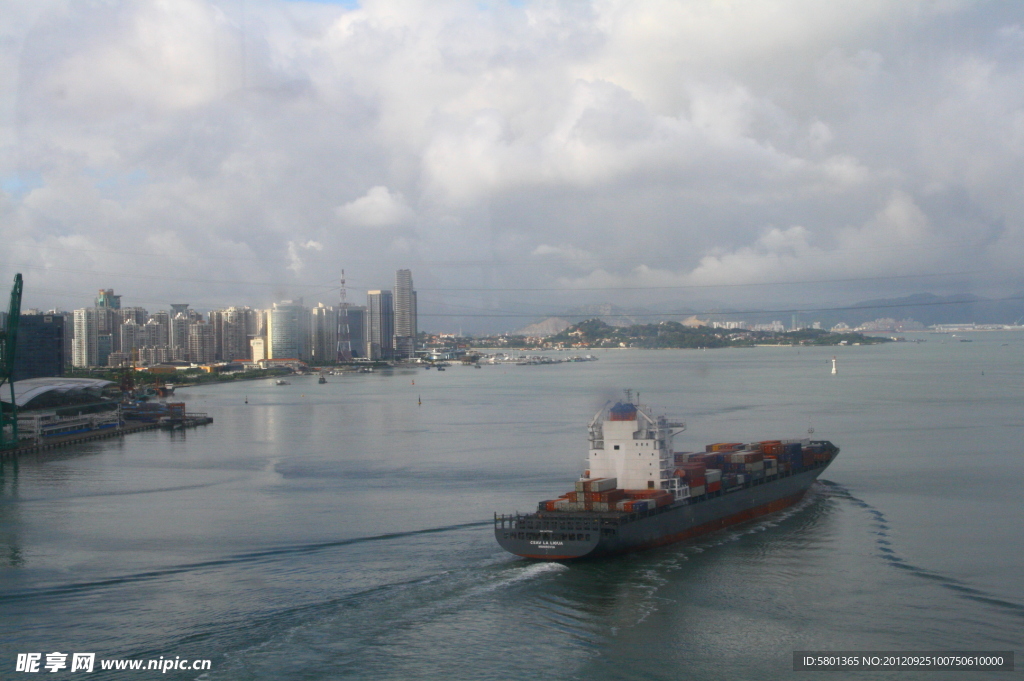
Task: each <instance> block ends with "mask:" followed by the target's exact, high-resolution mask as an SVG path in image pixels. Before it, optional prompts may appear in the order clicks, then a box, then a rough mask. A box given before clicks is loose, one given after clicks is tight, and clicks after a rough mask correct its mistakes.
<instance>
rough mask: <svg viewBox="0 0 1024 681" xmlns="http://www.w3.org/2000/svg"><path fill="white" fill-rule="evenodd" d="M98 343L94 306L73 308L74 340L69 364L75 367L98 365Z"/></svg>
mask: <svg viewBox="0 0 1024 681" xmlns="http://www.w3.org/2000/svg"><path fill="white" fill-rule="evenodd" d="M99 343H100V340H99V327H98V323H97V315H96V308H94V307H87V308H83V309H80V310H75V340H74V349H73V351H72V355H71V365H72V366H75V367H94V366H99V363H100V354H99V351H100V348H99Z"/></svg>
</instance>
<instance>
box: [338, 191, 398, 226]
mask: <svg viewBox="0 0 1024 681" xmlns="http://www.w3.org/2000/svg"><path fill="white" fill-rule="evenodd" d="M335 212H336V213H337V215H338V217H339V218H340V219H341V220H342V222H344V223H345V224H347V225H352V226H354V227H394V226H396V225H401V224H405V223H408V222H411V221H412V220H413V219H414V218H415V217H416V214H415V212H414V211H413V210H412V209H411V208H410V207H409V206H408V205H407V204H406V203H405V199H404V198H403V196H402V195H401V194H400V193H397V192H396V193H392V192H391V191H390V190H389V189H388V188H387V187H382V186H377V187H371V188H370V190H369V191H368V192H366V194H364V195H363V196H361V197H359V198H358V199H355V200H353V201H349V202H348V203H346V204H344V205H342V206H339V207H338V208H337V209H336V211H335Z"/></svg>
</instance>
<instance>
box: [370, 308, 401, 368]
mask: <svg viewBox="0 0 1024 681" xmlns="http://www.w3.org/2000/svg"><path fill="white" fill-rule="evenodd" d="M394 342H395V310H394V299H393V297H392V295H391V291H367V292H366V356H367V357H369V358H370V359H375V360H376V359H392V358H393V357H394V355H395V345H394Z"/></svg>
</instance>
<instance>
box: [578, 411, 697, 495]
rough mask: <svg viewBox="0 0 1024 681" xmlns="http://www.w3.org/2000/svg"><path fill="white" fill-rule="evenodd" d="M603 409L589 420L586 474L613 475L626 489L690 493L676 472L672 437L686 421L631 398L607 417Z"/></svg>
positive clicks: (607, 476)
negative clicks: (656, 413) (654, 411)
mask: <svg viewBox="0 0 1024 681" xmlns="http://www.w3.org/2000/svg"><path fill="white" fill-rule="evenodd" d="M604 413H605V410H604V409H602V410H601V411H599V412H598V413H597V415H596V416H594V419H593V420H592V421H591V422H590V428H589V431H590V456H589V457H588V459H587V467H588V470H587V472H586V473H585V474H584V476H583V477H584V478H590V479H596V478H612V479H615V480H617V482H618V487H620V488H623V489H627V490H628V489H632V490H666V491H669V492H671V493H672V496H673V497H674V498H675V499H682V498H685V497H687V496H689V488H688V487H687V486H686V485H685V484H684V483H683V481H682V480H681V479H680V478H679V477H678V476H675V475H673V471H674V470H675V468H676V467H675V464H674V456H673V449H672V438H673V437H674V436H675V435H676V434H677V433H679V432H681V431H682V430H684V429H685V428H686V425H685V424H683V423H679V422H674V421H669V420H668V419H666V418H665V417H664V416H659V417H654V416H652V415H651V413H650V412H649V411H648V410H647V409H646V408H645V407H643V406H640V405H636V404H633V403H632V402H620V403H618V404H616V405H615V406H613V407H612V408H611V409H609V410H608V417H607V418H603V417H604Z"/></svg>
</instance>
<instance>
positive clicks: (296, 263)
mask: <svg viewBox="0 0 1024 681" xmlns="http://www.w3.org/2000/svg"><path fill="white" fill-rule="evenodd" d="M300 249H301V250H306V251H322V250H324V246H323V244H321V243H318V242H316V241H313V240H312V239H310V240H309V241H306V242H305V243H296V242H294V241H289V242H288V269H290V270H291V271H292V272H294V273H295V274H300V273H301V272H302V270H303V268H304V267H305V264H304V263H303V262H302V258H301V257H300V256H299V252H300Z"/></svg>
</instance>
